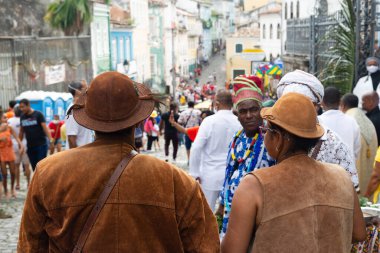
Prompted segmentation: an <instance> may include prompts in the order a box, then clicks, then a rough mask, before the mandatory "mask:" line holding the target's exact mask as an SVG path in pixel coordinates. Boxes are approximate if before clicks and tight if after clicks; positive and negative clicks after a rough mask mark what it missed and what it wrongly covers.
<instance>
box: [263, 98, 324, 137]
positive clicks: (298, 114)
mask: <svg viewBox="0 0 380 253" xmlns="http://www.w3.org/2000/svg"><path fill="white" fill-rule="evenodd" d="M260 114H261V117H262V118H263V119H265V120H267V121H269V122H270V123H274V124H276V125H277V126H279V127H281V128H283V129H285V130H286V131H288V132H289V133H291V134H294V135H295V136H298V137H303V138H308V139H314V138H320V137H322V136H323V134H324V133H325V130H324V129H323V127H321V126H320V125H319V123H318V119H317V113H316V112H315V107H314V105H313V103H312V102H311V101H310V99H309V98H308V97H306V96H304V95H301V94H298V93H288V94H286V95H284V96H282V97H281V98H280V99H279V100H278V101H277V102H276V103H275V104H274V106H273V107H271V108H263V109H262V110H261V113H260Z"/></svg>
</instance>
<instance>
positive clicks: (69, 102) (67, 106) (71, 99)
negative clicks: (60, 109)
mask: <svg viewBox="0 0 380 253" xmlns="http://www.w3.org/2000/svg"><path fill="white" fill-rule="evenodd" d="M72 103H73V98H69V99H68V100H66V101H65V113H66V112H67V110H68V109H69V107H70V106H71V104H72Z"/></svg>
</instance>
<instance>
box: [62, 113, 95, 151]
mask: <svg viewBox="0 0 380 253" xmlns="http://www.w3.org/2000/svg"><path fill="white" fill-rule="evenodd" d="M65 124H66V136H67V137H69V136H70V135H75V136H76V137H77V146H78V147H80V146H83V145H86V144H89V143H91V142H93V140H94V137H93V133H92V131H91V130H90V129H87V128H85V127H83V126H81V125H79V124H78V123H77V122H76V121H75V119H74V116H73V115H72V114H70V115H69V116H68V118H67V119H66V120H65ZM69 145H70V144H69V141H68V140H67V142H66V149H69V148H70V147H69Z"/></svg>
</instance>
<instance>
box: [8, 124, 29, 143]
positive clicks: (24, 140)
mask: <svg viewBox="0 0 380 253" xmlns="http://www.w3.org/2000/svg"><path fill="white" fill-rule="evenodd" d="M8 125H9V126H10V127H12V129H13V131H15V133H16V136H17V137H18V136H19V133H20V118H18V117H12V118H10V119H8ZM12 143H13V148H14V149H15V148H16V149H18V143H17V141H16V139H15V138H13V136H12ZM22 145H24V147H25V148H26V146H27V145H26V138H23V139H22Z"/></svg>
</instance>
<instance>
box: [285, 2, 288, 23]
mask: <svg viewBox="0 0 380 253" xmlns="http://www.w3.org/2000/svg"><path fill="white" fill-rule="evenodd" d="M287 19H288V3H285V20H287Z"/></svg>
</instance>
